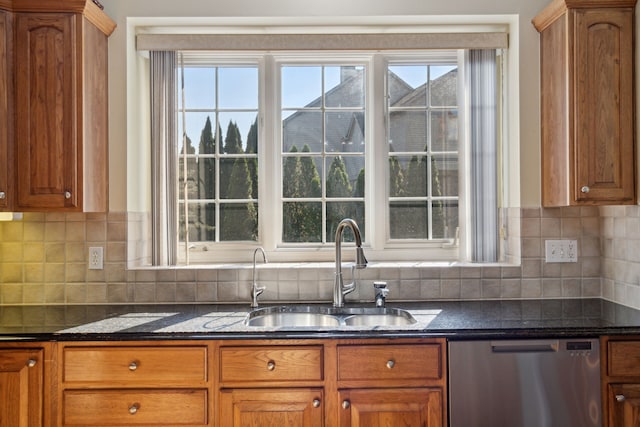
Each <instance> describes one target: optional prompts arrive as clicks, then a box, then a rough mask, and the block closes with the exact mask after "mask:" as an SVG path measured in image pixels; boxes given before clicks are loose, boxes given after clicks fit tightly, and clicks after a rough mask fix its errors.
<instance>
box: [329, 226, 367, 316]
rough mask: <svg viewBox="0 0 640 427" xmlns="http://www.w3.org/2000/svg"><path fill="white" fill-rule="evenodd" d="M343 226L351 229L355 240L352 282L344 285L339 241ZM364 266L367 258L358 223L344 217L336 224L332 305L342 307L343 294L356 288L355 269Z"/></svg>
mask: <svg viewBox="0 0 640 427" xmlns="http://www.w3.org/2000/svg"><path fill="white" fill-rule="evenodd" d="M345 227H349V228H351V231H353V236H354V237H355V240H356V262H355V264H354V265H353V267H351V273H352V276H353V277H352V278H353V282H351V283H349V284H348V285H345V284H344V283H343V280H342V249H341V241H342V233H343V231H344V229H345ZM366 266H367V258H365V256H364V251H363V250H362V239H361V238H360V229H359V228H358V224H356V222H355V221H354V220H352V219H351V218H345V219H343V220H342V221H340V224H338V228H337V229H336V279H335V283H334V286H333V306H334V307H344V296H345V295H347V294H348V293H351V292H353V291H354V290H355V289H356V276H355V269H362V268H365V267H366Z"/></svg>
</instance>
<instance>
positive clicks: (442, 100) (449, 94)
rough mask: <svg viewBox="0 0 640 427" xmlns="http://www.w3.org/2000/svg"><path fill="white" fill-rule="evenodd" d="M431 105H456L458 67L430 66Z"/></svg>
mask: <svg viewBox="0 0 640 427" xmlns="http://www.w3.org/2000/svg"><path fill="white" fill-rule="evenodd" d="M430 86H431V90H430V93H431V105H432V106H434V107H451V106H455V105H458V90H457V87H458V68H457V67H456V66H433V65H432V66H431V82H430Z"/></svg>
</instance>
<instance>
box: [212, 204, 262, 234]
mask: <svg viewBox="0 0 640 427" xmlns="http://www.w3.org/2000/svg"><path fill="white" fill-rule="evenodd" d="M257 236H258V206H257V204H256V203H224V204H221V205H220V240H221V241H234V240H256V239H257Z"/></svg>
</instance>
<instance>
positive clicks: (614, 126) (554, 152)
mask: <svg viewBox="0 0 640 427" xmlns="http://www.w3.org/2000/svg"><path fill="white" fill-rule="evenodd" d="M635 3H636V0H616V1H611V2H608V3H605V4H603V2H601V1H595V0H555V1H553V2H552V3H550V4H549V5H548V6H547V8H545V9H544V10H543V11H542V12H541V13H540V14H539V15H538V16H537V17H536V18H535V19H534V20H533V24H534V25H535V27H536V28H537V29H538V31H539V32H540V54H541V58H540V65H541V73H540V74H541V75H540V81H541V88H540V93H541V101H540V102H541V123H542V153H541V154H542V205H543V206H548V207H551V206H571V205H618V204H634V203H635V202H636V191H635V180H636V178H635V125H634V121H635V102H634V64H635V61H634V25H635V24H634V22H635V21H634V8H635Z"/></svg>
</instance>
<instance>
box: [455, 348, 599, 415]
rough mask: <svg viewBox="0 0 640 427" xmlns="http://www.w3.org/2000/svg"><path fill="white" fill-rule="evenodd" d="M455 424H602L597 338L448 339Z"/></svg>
mask: <svg viewBox="0 0 640 427" xmlns="http://www.w3.org/2000/svg"><path fill="white" fill-rule="evenodd" d="M449 420H450V425H451V427H475V426H478V427H484V426H491V427H501V426H504V427H543V426H544V427H555V426H558V427H588V426H601V425H602V424H601V423H602V421H601V420H602V411H601V402H600V346H599V342H598V340H597V339H544V340H517V341H515V340H495V341H489V340H480V341H451V342H449Z"/></svg>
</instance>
